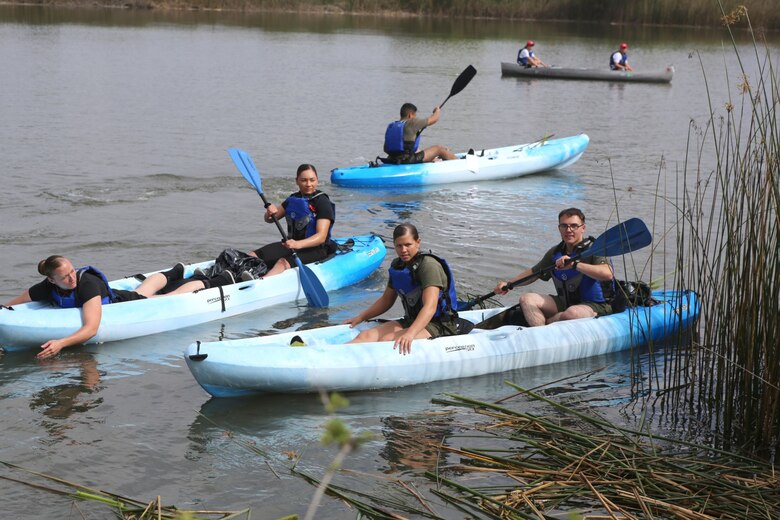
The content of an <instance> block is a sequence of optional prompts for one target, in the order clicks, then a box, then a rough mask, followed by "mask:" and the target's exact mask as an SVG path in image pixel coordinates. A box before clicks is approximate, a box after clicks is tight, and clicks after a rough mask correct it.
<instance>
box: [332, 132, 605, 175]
mask: <svg viewBox="0 0 780 520" xmlns="http://www.w3.org/2000/svg"><path fill="white" fill-rule="evenodd" d="M589 142H590V139H589V138H588V136H587V135H586V134H579V135H575V136H571V137H564V138H561V139H542V140H539V141H536V142H533V143H528V144H521V145H516V146H505V147H503V148H491V149H486V150H474V153H460V154H457V157H458V159H455V160H452V161H436V162H430V163H419V164H384V163H381V162H380V164H379V165H375V164H373V163H371V164H363V165H360V166H353V167H347V168H336V169H334V170H332V171H331V174H330V182H332V183H333V184H338V185H339V186H347V187H353V188H360V187H383V186H426V185H429V184H445V183H452V182H475V181H489V180H499V179H508V178H511V177H520V176H522V175H528V174H531V173H538V172H543V171H546V170H554V169H558V168H566V167H568V166H570V165H571V164H573V163H575V162H576V161H577V160H578V159H579V158H580V157H581V156H582V153H583V152H584V151H585V148H587V147H588V143H589Z"/></svg>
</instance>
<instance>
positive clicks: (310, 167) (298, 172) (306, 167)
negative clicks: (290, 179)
mask: <svg viewBox="0 0 780 520" xmlns="http://www.w3.org/2000/svg"><path fill="white" fill-rule="evenodd" d="M306 170H311V171H313V172H314V176H315V177H317V178H318V179H319V178H320V176H319V175H317V168H315V167H314V165H313V164H308V163H303V164H301V165H300V166H298V169H297V170H296V171H295V178H296V179H297V178H298V177H300V176H301V174H302V173H303V172H305V171H306Z"/></svg>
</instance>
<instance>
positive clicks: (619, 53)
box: [609, 42, 634, 72]
mask: <svg viewBox="0 0 780 520" xmlns="http://www.w3.org/2000/svg"><path fill="white" fill-rule="evenodd" d="M627 51H628V44H627V43H626V42H623V43H621V44H620V47H619V48H618V50H616V51H615V52H613V53H612V55H611V56H610V57H609V68H610V69H611V70H625V71H629V72H630V71H632V70H634V69H632V68H631V65H629V64H628V52H627Z"/></svg>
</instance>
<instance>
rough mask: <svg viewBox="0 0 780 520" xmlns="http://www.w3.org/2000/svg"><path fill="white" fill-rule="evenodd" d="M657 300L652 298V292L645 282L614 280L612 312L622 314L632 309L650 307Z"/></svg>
mask: <svg viewBox="0 0 780 520" xmlns="http://www.w3.org/2000/svg"><path fill="white" fill-rule="evenodd" d="M657 303H658V300H656V299H655V298H653V290H652V289H651V288H650V286H649V285H648V284H646V283H645V282H627V281H625V280H615V297H614V298H613V299H612V312H613V313H615V312H623V311H624V310H626V309H631V308H633V307H650V306H652V305H656V304H657Z"/></svg>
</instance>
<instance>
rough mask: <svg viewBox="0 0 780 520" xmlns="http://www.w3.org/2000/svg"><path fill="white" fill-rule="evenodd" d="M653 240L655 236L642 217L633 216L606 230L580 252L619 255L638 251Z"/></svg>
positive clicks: (580, 255)
mask: <svg viewBox="0 0 780 520" xmlns="http://www.w3.org/2000/svg"><path fill="white" fill-rule="evenodd" d="M652 242H653V236H652V235H651V234H650V231H649V230H648V229H647V226H646V225H645V223H644V222H642V220H641V219H638V218H631V219H628V220H626V221H625V222H621V223H620V224H617V225H616V226H613V227H611V228H609V229H608V230H606V231H605V232H604V234H602V235H601V236H599V237H598V238H597V239H596V240H594V241H593V245H591V246H590V247H589V248H588V249H586V250H585V251H583V252H582V253H580V254H579V255H578V256H579V257H585V256H591V255H596V256H619V255H624V254H626V253H630V252H631V251H636V250H637V249H641V248H643V247H645V246H647V245H650V244H651V243H652Z"/></svg>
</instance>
